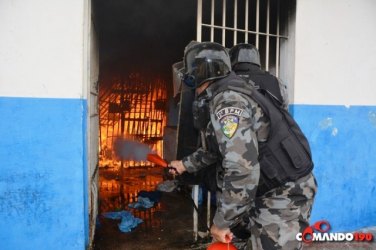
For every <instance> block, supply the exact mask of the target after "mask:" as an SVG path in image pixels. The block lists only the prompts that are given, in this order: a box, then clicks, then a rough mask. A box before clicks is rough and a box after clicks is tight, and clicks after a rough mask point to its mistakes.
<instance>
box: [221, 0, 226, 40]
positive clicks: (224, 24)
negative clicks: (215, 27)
mask: <svg viewBox="0 0 376 250" xmlns="http://www.w3.org/2000/svg"><path fill="white" fill-rule="evenodd" d="M222 3H223V5H222V26H223V27H226V0H222ZM222 45H223V46H226V29H222Z"/></svg>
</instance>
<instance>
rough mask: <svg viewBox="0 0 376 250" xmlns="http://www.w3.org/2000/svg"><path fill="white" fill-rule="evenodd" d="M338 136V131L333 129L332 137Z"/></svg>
mask: <svg viewBox="0 0 376 250" xmlns="http://www.w3.org/2000/svg"><path fill="white" fill-rule="evenodd" d="M337 134H338V129H337V128H333V130H332V136H336V135H337Z"/></svg>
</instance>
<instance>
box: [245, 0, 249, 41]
mask: <svg viewBox="0 0 376 250" xmlns="http://www.w3.org/2000/svg"><path fill="white" fill-rule="evenodd" d="M248 6H249V1H248V0H245V21H244V31H245V36H244V40H245V43H248V14H249V13H248V12H249V10H248V9H249V8H248Z"/></svg>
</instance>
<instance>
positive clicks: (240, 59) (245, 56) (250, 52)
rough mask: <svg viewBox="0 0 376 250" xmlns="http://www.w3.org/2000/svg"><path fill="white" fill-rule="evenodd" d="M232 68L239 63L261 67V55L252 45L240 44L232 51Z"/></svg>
mask: <svg viewBox="0 0 376 250" xmlns="http://www.w3.org/2000/svg"><path fill="white" fill-rule="evenodd" d="M229 53H230V58H231V66H232V67H234V65H236V64H238V63H252V64H256V65H257V66H259V67H261V63H260V53H259V51H258V49H257V48H256V47H255V46H253V45H252V44H248V43H239V44H237V45H235V46H234V47H232V48H231V49H230V52H229Z"/></svg>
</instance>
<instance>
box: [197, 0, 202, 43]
mask: <svg viewBox="0 0 376 250" xmlns="http://www.w3.org/2000/svg"><path fill="white" fill-rule="evenodd" d="M201 25H202V0H197V26H196V39H197V41H198V42H201V38H202V37H201V33H202V26H201Z"/></svg>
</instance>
